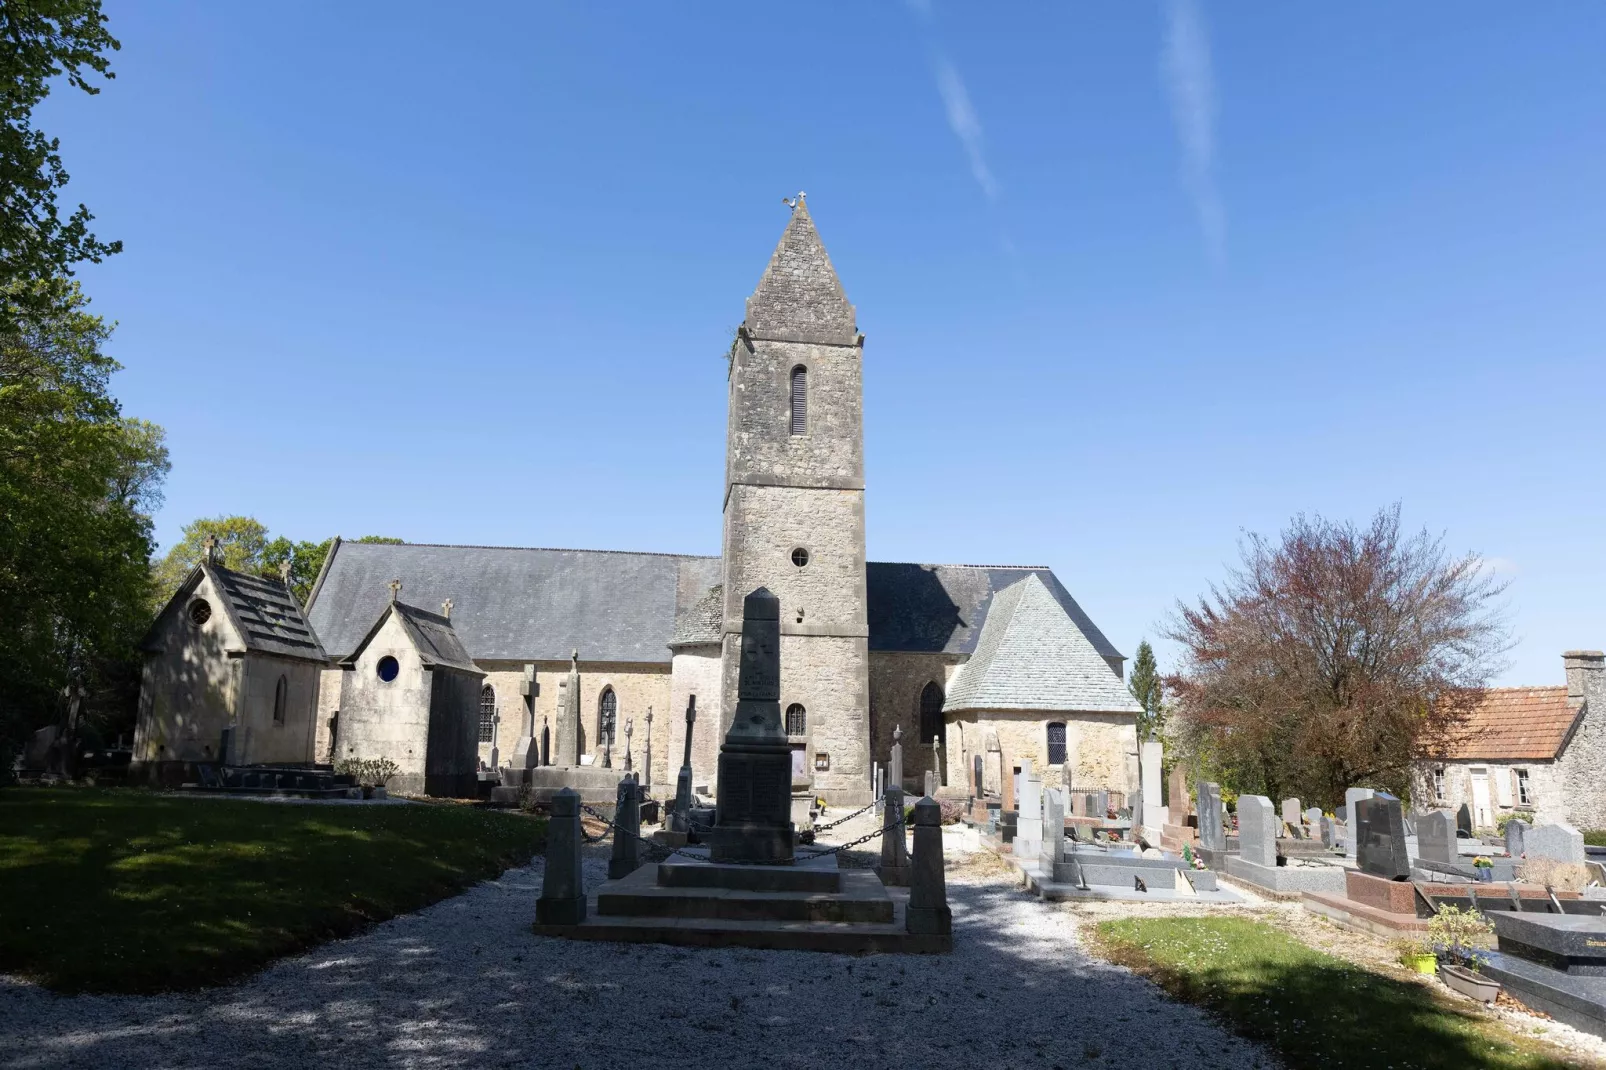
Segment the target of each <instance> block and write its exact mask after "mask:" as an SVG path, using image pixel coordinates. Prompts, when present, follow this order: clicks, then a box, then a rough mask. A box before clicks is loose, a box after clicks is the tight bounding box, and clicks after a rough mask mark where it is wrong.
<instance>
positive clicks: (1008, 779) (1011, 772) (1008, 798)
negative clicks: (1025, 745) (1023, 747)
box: [1002, 762, 1020, 814]
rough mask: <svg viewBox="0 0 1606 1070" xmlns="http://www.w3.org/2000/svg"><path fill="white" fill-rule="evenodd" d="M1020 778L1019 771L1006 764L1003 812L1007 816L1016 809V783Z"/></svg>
mask: <svg viewBox="0 0 1606 1070" xmlns="http://www.w3.org/2000/svg"><path fill="white" fill-rule="evenodd" d="M1019 776H1020V770H1019V769H1017V768H1016V767H1015V766H1013V765H1011V764H1010V763H1009V762H1005V763H1004V783H1003V785H1002V787H1003V789H1004V804H1003V811H1004V813H1006V814H1007V813H1009V812H1010V811H1011V810H1013V809H1015V781H1016V779H1017V778H1018V777H1019Z"/></svg>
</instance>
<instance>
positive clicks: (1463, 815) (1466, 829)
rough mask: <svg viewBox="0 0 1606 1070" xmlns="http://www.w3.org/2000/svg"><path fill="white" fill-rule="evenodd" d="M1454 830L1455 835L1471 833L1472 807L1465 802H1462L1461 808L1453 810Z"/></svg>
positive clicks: (1468, 834)
mask: <svg viewBox="0 0 1606 1070" xmlns="http://www.w3.org/2000/svg"><path fill="white" fill-rule="evenodd" d="M1455 831H1456V834H1457V835H1461V834H1465V835H1467V836H1471V835H1472V807H1470V806H1468V805H1467V804H1466V803H1462V804H1461V809H1459V810H1457V811H1456V812H1455Z"/></svg>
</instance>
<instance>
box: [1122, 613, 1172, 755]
mask: <svg viewBox="0 0 1606 1070" xmlns="http://www.w3.org/2000/svg"><path fill="white" fill-rule="evenodd" d="M1126 686H1127V689H1128V690H1130V691H1131V692H1132V697H1133V698H1135V699H1137V700H1138V705H1139V706H1142V707H1143V712H1142V713H1140V714H1138V742H1139V743H1147V742H1148V741H1149V740H1151V739H1159V738H1160V733H1161V730H1162V729H1163V728H1164V727H1165V705H1164V698H1165V689H1164V687H1163V686H1162V684H1161V681H1160V670H1159V667H1158V666H1157V665H1156V664H1155V660H1154V647H1152V646H1150V645H1149V641H1148V640H1147V639H1143V640H1139V642H1138V652H1137V654H1136V656H1134V657H1133V658H1132V674H1131V676H1130V677H1129V679H1128V681H1127V685H1126Z"/></svg>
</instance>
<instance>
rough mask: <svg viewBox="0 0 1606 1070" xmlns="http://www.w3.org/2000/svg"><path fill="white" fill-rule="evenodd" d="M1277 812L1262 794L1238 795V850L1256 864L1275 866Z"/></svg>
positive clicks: (1246, 860) (1247, 859)
mask: <svg viewBox="0 0 1606 1070" xmlns="http://www.w3.org/2000/svg"><path fill="white" fill-rule="evenodd" d="M1277 824H1278V822H1277V815H1276V813H1275V811H1273V810H1272V806H1271V800H1270V799H1268V798H1266V797H1265V796H1264V795H1240V796H1239V797H1238V853H1239V855H1240V856H1241V857H1242V858H1243V860H1244V861H1245V862H1253V863H1254V864H1255V865H1257V866H1273V867H1274V866H1276V865H1277Z"/></svg>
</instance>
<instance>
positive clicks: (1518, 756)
mask: <svg viewBox="0 0 1606 1070" xmlns="http://www.w3.org/2000/svg"><path fill="white" fill-rule="evenodd" d="M1582 713H1583V707H1581V706H1580V707H1573V706H1570V705H1568V703H1567V688H1566V687H1565V686H1561V687H1494V688H1490V689H1489V690H1488V691H1487V692H1485V694H1484V698H1483V701H1482V702H1481V703H1480V704H1479V705H1478V707H1477V708H1476V709H1474V710H1473V711H1472V714H1471V716H1470V717H1469V718H1468V719H1467V721H1466V723H1465V724H1464V725H1462V726H1461V727H1460V729H1459V730H1458V732H1457V738H1456V739H1455V740H1454V741H1452V743H1451V744H1450V745H1449V746H1448V747H1447V748H1445V749H1444V752H1443V753H1442V754H1441V755H1439V756H1440V757H1442V758H1449V759H1468V760H1472V761H1478V760H1483V761H1505V760H1513V761H1522V760H1527V761H1549V760H1551V759H1554V758H1556V757H1557V756H1558V755H1560V754H1561V749H1562V747H1563V746H1565V745H1566V743H1567V740H1568V738H1569V737H1571V735H1572V732H1573V724H1574V722H1575V721H1577V719H1578V718H1579V717H1580V716H1582Z"/></svg>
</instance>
